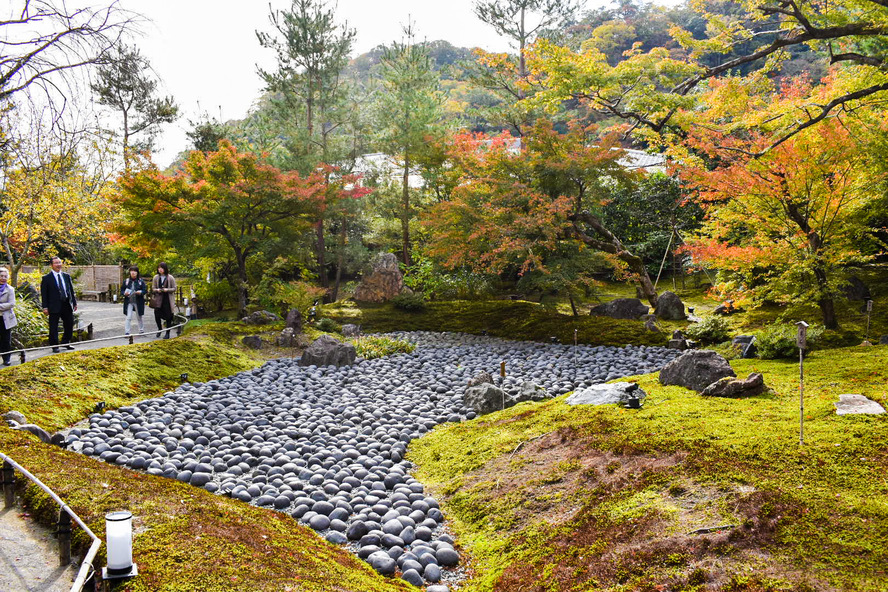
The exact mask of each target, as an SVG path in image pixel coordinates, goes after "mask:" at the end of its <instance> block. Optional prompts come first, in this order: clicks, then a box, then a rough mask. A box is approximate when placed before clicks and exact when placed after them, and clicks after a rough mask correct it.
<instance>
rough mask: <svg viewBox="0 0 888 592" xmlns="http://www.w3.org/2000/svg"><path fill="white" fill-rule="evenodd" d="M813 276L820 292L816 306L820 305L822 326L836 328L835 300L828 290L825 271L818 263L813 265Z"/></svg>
mask: <svg viewBox="0 0 888 592" xmlns="http://www.w3.org/2000/svg"><path fill="white" fill-rule="evenodd" d="M814 277H815V278H817V286H818V288H819V292H820V298H818V299H817V306H819V307H820V314H821V315H822V316H823V326H824V327H826V328H827V329H833V330H835V329H838V328H839V320H838V319H837V318H836V306H835V301H834V299H833V297H832V294H831V293H830V291H829V283H828V282H827V277H826V271H825V270H823V269H822V268H821V267H820V266H819V265H816V266H815V267H814Z"/></svg>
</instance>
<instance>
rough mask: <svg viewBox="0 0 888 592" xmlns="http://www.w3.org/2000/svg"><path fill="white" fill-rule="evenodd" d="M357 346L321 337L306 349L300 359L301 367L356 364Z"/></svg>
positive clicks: (324, 336)
mask: <svg viewBox="0 0 888 592" xmlns="http://www.w3.org/2000/svg"><path fill="white" fill-rule="evenodd" d="M357 355H358V354H357V352H356V351H355V346H353V345H352V344H350V343H342V342H341V341H339V340H337V339H335V338H333V337H330V336H329V335H321V336H320V337H318V338H317V339H315V341H314V343H312V344H311V345H309V346H308V348H306V350H305V352H304V353H303V354H302V357H301V358H300V359H299V365H300V366H312V365H313V366H337V367H338V366H348V365H351V364H354V363H355V358H356V357H357Z"/></svg>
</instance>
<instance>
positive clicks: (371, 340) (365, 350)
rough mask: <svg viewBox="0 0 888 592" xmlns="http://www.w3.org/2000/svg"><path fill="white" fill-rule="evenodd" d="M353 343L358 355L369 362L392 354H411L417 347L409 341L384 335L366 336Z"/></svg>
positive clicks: (357, 338) (356, 339) (353, 340)
mask: <svg viewBox="0 0 888 592" xmlns="http://www.w3.org/2000/svg"><path fill="white" fill-rule="evenodd" d="M351 342H352V344H353V345H354V346H355V351H356V352H357V353H358V355H359V356H361V357H362V358H366V359H368V360H372V359H373V358H381V357H383V356H389V355H392V354H409V353H411V352H412V351H413V350H415V349H416V345H415V344H413V343H410V342H409V341H404V340H402V339H393V338H391V337H385V336H384V335H364V336H362V337H356V338H354V339H352V340H351Z"/></svg>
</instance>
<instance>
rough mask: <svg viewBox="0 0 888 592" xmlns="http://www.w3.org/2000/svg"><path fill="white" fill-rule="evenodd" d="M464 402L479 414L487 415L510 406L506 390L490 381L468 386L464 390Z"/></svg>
mask: <svg viewBox="0 0 888 592" xmlns="http://www.w3.org/2000/svg"><path fill="white" fill-rule="evenodd" d="M463 404H465V406H466V407H469V408H471V409H473V410H474V411H475V413H477V414H478V415H486V414H488V413H493V412H494V411H499V410H501V409H505V408H506V407H508V406H509V405H508V397H507V396H506V392H505V391H504V390H502V389H500V388H497V387H495V386H493V385H492V384H489V383H486V382H485V383H482V384H478V385H475V386H470V387H467V388H466V390H465V392H463Z"/></svg>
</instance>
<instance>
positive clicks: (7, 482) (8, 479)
mask: <svg viewBox="0 0 888 592" xmlns="http://www.w3.org/2000/svg"><path fill="white" fill-rule="evenodd" d="M2 475H3V499H4V507H6V508H7V509H9V508H11V507H12V506H14V505H15V469H13V468H12V465H11V464H9V462H8V461H3V470H2Z"/></svg>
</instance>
